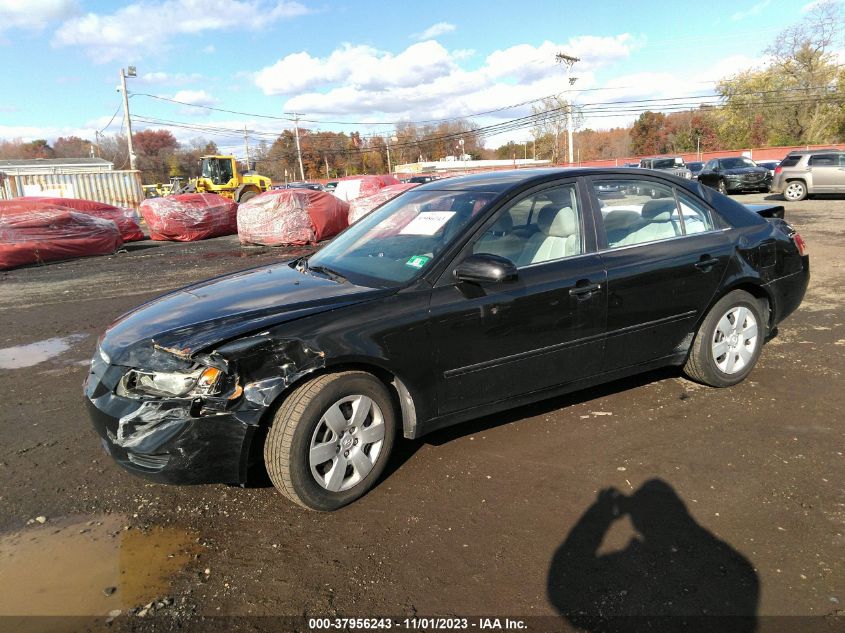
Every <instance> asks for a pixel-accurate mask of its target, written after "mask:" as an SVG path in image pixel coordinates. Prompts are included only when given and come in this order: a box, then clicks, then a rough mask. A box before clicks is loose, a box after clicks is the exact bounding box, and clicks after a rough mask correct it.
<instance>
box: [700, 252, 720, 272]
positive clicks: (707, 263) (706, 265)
mask: <svg viewBox="0 0 845 633" xmlns="http://www.w3.org/2000/svg"><path fill="white" fill-rule="evenodd" d="M718 263H719V260H718V259H716V258H715V257H710V256H709V255H703V256H702V257H701V259H700V260H698V261H697V262H695V264H694V266H695V267H696V268H698V270H700V271H702V272H705V273H706V272H708V271H709V270H710V269H711V268H713V266H715V265H716V264H718Z"/></svg>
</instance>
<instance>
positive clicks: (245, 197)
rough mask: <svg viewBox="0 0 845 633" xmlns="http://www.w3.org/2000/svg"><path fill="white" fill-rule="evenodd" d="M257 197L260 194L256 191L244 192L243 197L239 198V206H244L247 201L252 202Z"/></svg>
mask: <svg viewBox="0 0 845 633" xmlns="http://www.w3.org/2000/svg"><path fill="white" fill-rule="evenodd" d="M257 195H258V192H257V191H255V190H254V189H249V190H247V191H244V192H243V193H242V194H241V197H240V198H238V204H243V203H244V202H246V201H247V200H252V199H253V198H254V197H255V196H257Z"/></svg>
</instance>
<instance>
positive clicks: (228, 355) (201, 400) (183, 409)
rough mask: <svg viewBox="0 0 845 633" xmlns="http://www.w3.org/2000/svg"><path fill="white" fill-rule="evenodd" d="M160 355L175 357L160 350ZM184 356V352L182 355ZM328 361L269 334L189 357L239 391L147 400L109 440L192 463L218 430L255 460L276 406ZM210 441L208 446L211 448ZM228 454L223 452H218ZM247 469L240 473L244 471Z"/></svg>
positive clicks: (122, 419) (132, 449)
mask: <svg viewBox="0 0 845 633" xmlns="http://www.w3.org/2000/svg"><path fill="white" fill-rule="evenodd" d="M156 351H157V352H165V353H172V350H170V349H162V348H160V347H158V346H156ZM180 351H183V350H180ZM325 358H326V355H325V353H324V352H322V351H319V350H316V349H314V348H312V347H310V346H308V345H307V344H306V343H304V342H303V341H300V340H296V339H281V340H280V339H274V338H273V337H272V336H271V335H270V333H269V332H263V333H260V334H256V335H253V336H249V337H246V338H243V339H238V340H236V341H233V342H230V343H227V344H225V345H223V346H221V347H219V348H217V349H215V350H213V351H211V352H207V353H195V354H193V355H192V356H190V357H188V356H186V355H185V354H184V353H182V354H179V356H178V359H179V361H182V362H186V361H188V362H196V363H201V364H203V365H206V366H210V367H216V368H218V369H221V371H224V372H226V374H227V376H228V381H229V382H228V384H230V385H232V386H233V387H232V388H230V389H228V390H227V392H226V393H224V394H221V395H219V396H197V397H189V398H173V399H150V400H143V401H141V402H140V403H139V405H138V406H137V407H135V408H133V409H132V410H131V411H129V412H126V411H125V410H124V414H123V415H121V416H120V417H119V420H118V424H117V429H116V431H115V432H112V431H108V439H109V440H110V441H111V442H112V443H113V444H114V445H115V446H118V447H120V448H122V449H125V450H127V451H130V452H133V453H142V454H148V455H150V454H160V453H163V452H174V451H177V452H179V453H180V454H181V455H183V456H184V457H185V458H186V459H190V454H189V453H191V452H192V450H191V446H192V445H193V444H195V442H196V440H197V438H198V437H200V436H202V435H204V431H205V430H206V429H210V428H217V430H216V431H215V433H217V434H218V435H219V437H218V439H219V441H220V442H221V444H226V443H231V442H240V443H241V446H237V447H236V446H232V445H231V444H230V445H229V446H228V450H229V451H235V452H236V453H238V455H239V458H240V460H241V461H244V460H245V459H246V457H247V455H248V454H249V446H248V445H244V444H245V443H246V444H248V440H250V439H251V437H252V435H253V433H254V431H255V430H256V429H257V428H258V426H259V425H260V423H261V418H262V416H263V414H264V412H265V411H266V409H267V407H268V406H270V405H271V404H272V403H273V401H274V400H275V399H276V398H277V397H278V396H279V395H280V394H281V393H282V392H283V391H285V390H286V389H287V388H288V387H289V386H290V385H291V384H293V383H294V382H296V381H297V380H299V379H300V378H302V377H303V376H305V375H307V374H309V373H312V372H315V371H317V370H319V369H321V368H323V367H325V365H326V362H325ZM208 441H209V439H208V438H207V437H206V438H205V439H204V441H203V442H202V443H203V444H205V443H206V442H208ZM218 448H220V449H222V448H223V447H222V446H221V447H218ZM244 468H245V465H242V467H241V468H240V469H239V470H242V471H243V470H244Z"/></svg>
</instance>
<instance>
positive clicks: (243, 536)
mask: <svg viewBox="0 0 845 633" xmlns="http://www.w3.org/2000/svg"><path fill="white" fill-rule="evenodd" d="M766 197H767V196H765V195H744V196H737V198H738V199H739V200H740V201H742V202H758V201H762V200H764V199H765V198H766ZM785 206H786V209H787V212H786V213H787V215H786V217H787V220H788V221H790V222H791V223H793V225H794V226H796V228H798V229H799V231H800V232H801V234H802V235H803V237H804V239H805V240H806V242H807V244H808V247H809V252H810V255H811V266H812V268H811V270H812V281H811V285H810V289H809V291H808V294H807V296H806V298H805V300H804V304H803V306H802V307H801V309H800V310H799V311H798V312H796V313H795V314H793V315H792V316H791V317H790V318H789V319H788V320H787V321H786V322H784V323H783V324H782V325H781V326H780V332H779V335H778V336H777V337H776V338H775V339H774V340H772V341H771V342H770V343H769V344H768V345H767V346H766V348H765V349H764V351H763V355H762V358H761V361H760V363H759V365H758V366H757V368H756V369H755V371H754V372H753V373H752V374H751V376H750V378H749V379H748V380H747V381H746V382H744V383H743V384H741V385H738V386H736V387H734V388H731V389H724V390H714V389H709V388H705V387H702V386H700V385H698V384H696V383H692V382H690V381H688V380H686V379H684V378H683V377H681V376H680V375H679V374H678V373H677V372H672V371H661V372H653V373H650V374H647V375H645V376H641V377H637V378H634V379H629V380H625V381H620V382H616V383H612V384H610V385H607V386H604V387H601V388H597V389H591V390H589V391H585V392H581V393H578V394H574V395H571V396H567V397H564V398H558V399H555V400H551V401H548V402H544V403H541V404H537V405H534V406H530V407H523V408H519V409H516V410H513V411H510V412H507V413H503V414H499V415H495V416H490V417H486V418H483V419H480V420H477V421H474V422H470V423H467V424H464V425H462V426H458V427H456V428H453V429H447V430H446V431H443V432H439V433H436V434H434V435H432V436H428V437H426V438H424V439H423V440H421V441H416V442H408V441H403V442H401V443H400V444H399V446H398V450H397V451H396V454H395V455H394V457H393V460H392V462H391V465H390V467H389V469H388V472H387V474H386V476H385V477H384V479H383V481H382V482H381V483H380V485H379V486H378V487H377V488H376V489H375V490H374V491H373V492H371V493H370V494H369V495H368V496H366V497H365V498H364V499H362V500H361V501H359V502H357V503H355V504H353V505H352V506H350V507H348V508H346V509H344V510H342V511H339V512H336V513H333V514H317V513H310V512H306V511H304V510H302V509H300V508H298V507H295V506H293V505H292V504H290V503H288V502H286V501H285V500H284V499H283V498H282V497H281V496H280V495H279V494H277V493H276V492H275V491H274V490H273V488H271V487H269V486H267V485H261V484H257V485H256V486H254V487H250V488H238V487H228V486H223V485H217V486H197V487H167V486H161V485H154V484H150V483H147V482H145V481H143V480H141V479H137V478H135V477H133V476H131V475H129V474H127V473H125V472H124V471H122V470H121V469H119V468H118V467H117V466H115V465H114V464H113V463H112V462H111V461H110V459H108V458H107V457H105V456H104V454H103V452H102V450H101V448H100V445H99V440H98V439H97V437H96V435H95V434H94V432H93V430H92V429H91V428H90V424H89V421H88V417H87V414H86V412H85V408H84V403H83V398H82V393H81V384H82V381H83V379H84V377H85V375H86V373H87V368H86V364H87V360H88V358H89V357H90V355H91V353H92V351H93V348H94V345H95V342H96V339H97V336H98V335H99V334H100V333H101V332H102V331H103V330H104V328H105V327H106V326H107V325H108V324H109V323H110V322H111V321H112V320H113V319H114V318H116V317H117V316H118V315H120V314H121V313H123V312H124V311H126V310H128V309H130V308H132V307H134V306H135V305H137V304H139V303H141V302H143V301H146V300H148V299H150V298H153V297H155V296H157V295H158V294H161V293H163V292H165V291H167V290H170V289H173V288H176V287H179V286H181V285H184V284H186V283H189V282H192V281H195V280H200V279H204V278H207V277H211V276H215V275H218V274H223V273H226V272H230V271H235V270H239V269H242V268H247V267H250V266H254V265H260V264H265V263H268V262H272V261H276V260H281V259H286V258H287V257H288V256H289V253H290V251H288V252H287V253H286V252H284V251H279V250H272V249H264V248H250V249H242V248H241V247H240V246H239V245H238V243H237V239H236V237H234V236H233V237H227V238H218V239H213V240H208V241H206V242H201V243H193V244H173V243H166V244H157V243H150V242H143V243H139V244H136V245H130V246H129V248H128V249H127V252H121V253H118V254H116V255H114V256H111V257H100V258H90V259H84V260H76V261H71V262H65V263H59V264H54V265H48V266H45V267H39V268H26V269H20V270H14V271H8V272H3V273H0V362H2V359H3V358H4V356H3V350H4V349H8V348H12V347H15V346H21V345H29V344H33V343H36V342H39V341H45V340H50V339H56V338H60V339H62V340H61V341H59V342H55V341H53V342H52V343H51V344H48V345H46V346H45V345H42V346H40V347H32V348H29V354H30V356H29V358H34V356H32V355H33V354H39V353H44V354H45V358H46V356H47V353H48V352H49V351H50V350H49V349H48V348H49V347H50V345H52V346H53V351H54V352H55V351H56V350H59V351H60V352H61V353H58V355H54V356H52V357H50V358H46V359H45V360H44V361H43V362H39V363H37V364H32V365H31V366H28V367H20V368H15V369H0V393H2V395H3V403H4V406H3V408H2V410H0V433H2V441H0V479H2V482H3V485H2V487H0V615H2V614H4V613H5V614H21V613H45V612H46V611H44V610H43V609H44V607H43V603H39V602H38V601H37V599H34V598H33V599H31V600H27V599H25V598H21V597H20V596H17V597H16V595H17V594H16V593H15V590H14V589H15V585H16V584H17V583H18V580H20V576H17V577H16V578H11V577H10V574H9V573H6V575H5V576H4V572H3V567H4V564H9V562H10V561H12V560H14V561H15V564H16V565H18V567H17V568H16V569H19V570H20V569H24V570H26V569H27V560H26V559H25V558H23V559H22V556H24V555H23V554H21V553H20V552H23V551H27V550H25V549H24V548H23V545H22V543H26V542H32V543H37V544H38V545H37V547H36V549H37V550H43V551H49V549H50V543H51V542H54V540H55V539H62V538H65V539H66V540H65V541H63V542H64V543H65V545H64V546H59V547H56V553H55V556H54V557H53V558H52V559H49V560H48V561H47V562H46V563H44V562H40V563H38V564H36V563H35V562H33V564H32V565H31V566H30V567H29V569H30V571H31V573H32V574H33V576H34V577H36V578H38V577H39V576H46V577H52V578H53V580H55V579H56V578H58V579H59V580H60V581H61V583H60V584H62V585H64V590H65V592H66V593H67V594H68V595H67V596H66V597H61V598H60V597H58V596H57V597H56V598H55V601H54V602H53V603H54V604H63V605H67V606H66V607H65V608H66V610H65V611H64V613H71V612H72V613H78V614H80V615H104V614H106V613H108V612H109V611H110V610H117V609H119V610H121V611H122V612H123V617H120V618H118V620H117V621H116V622H115V623H114V625H113V626H116V627H117V628H121V627H122V628H126V629H127V630H144V629H145V627H148V626H149V627H152V626H153V624H152V623H153V621H155V622H157V623H158V625H159V626H163V625H162V622H164V623H165V624H167V625H168V626H172V627H178V626H187V627H188V628H192V626H191V623H192V622H193V623H196V622H198V621H197V620H196V618H199V617H200V616H217V615H248V614H249V615H260V616H268V615H301V614H305V615H309V616H335V615H344V616H373V615H390V616H412V615H419V616H424V615H425V616H430V615H449V614H456V615H466V616H476V615H499V616H501V615H515V616H535V615H536V616H556V615H557V614H559V613H560V612H561V611H567V612H571V610H572V609H578V608H579V605H580V608H585V609H588V610H589V609H592V608H594V607H595V608H596V609H597V610H598V611H600V612H602V613H614V612H619V610H621V611H622V612H633V611H631V609H632V608H634V607H632V604H634V603H636V608H637V609H639V611H638V612H639V613H641V614H653V613H658V612H665V611H666V609H669V612H672V609H687V608H688V609H692V610H693V613H700V612H702V611H703V612H707V609H708V605H710V604H711V603H712V602H713V601H714V600H715V599H716V598H717V597H718V596H719V595H720V592H730V593H732V594H734V595H736V596H737V603H738V604H744V605H747V606H746V607H744V608H750V609H751V611H750V612H751V613H756V614H757V615H759V616H785V615H788V616H826V617H819V618H816V619H808V620H807V621H806V622H805V624H804V625H802V626H805V627H808V626H810V623H819V624H820V625H821V624H824V626H825V627H829V628H824V629H823V630H845V628H843V627H845V624H843V621H845V620H843V618H842V617H837V616H845V389H843V386H845V381H843V372H845V354H843V352H845V294H843V291H842V287H843V284H845V200H843V199H842V198H838V199H836V198H830V199H813V200H808V201H804V202H800V203H785ZM299 252H301V250H300V251H299ZM62 346H66V349H64V351H61V350H62V349H63V348H62ZM45 350H46V351H45ZM7 356H8V353H7ZM654 479H658V480H661V482H662V483H661V484H649V485H646V486H645V488H644V489H643V490H641V494H637V495H636V496H635V497H634V498H633V499H632V500H631V501H630V504H631V505H632V507H635V509H634V510H632V511H631V514H632V516H634V517H636V518H635V522H636V523H637V526H636V528H635V527H634V524H633V523H632V521H631V520H630V519H629V517H628V516H624V517H622V518H621V519H620V520H618V521H607V522H605V524H602V521H601V520H598V521H594V520H593V519H595V518H596V517H595V514H596V512H599V513H600V511H601V510H602V505H601V504H599V506H598V507H597V508H593V510H595V512H593V511H591V512H590V513H588V514H587V515H586V516H585V512H587V510H588V509H589V508H591V506H593V504H594V503H595V502H596V499H597V495H598V494H599V492H600V491H601V490H603V489H605V488H608V487H615V488H617V489H618V490H619V491H621V492H622V493H623V494H625V495H632V494H633V493H635V491H638V490H640V489H641V487H642V486H643V484H644V483H646V482H648V481H650V480H654ZM655 490H657V493H655V492H654V491H655ZM649 491H651V493H652V494H651V495H649ZM672 499H674V502H676V503H675V505H673V503H674V502H673V501H672ZM683 506H686V510H687V511H688V513H689V514H688V515H687V514H686V512H684V511H683ZM582 517H583V519H582ZM36 518H43V519H44V521H43V522H42V521H40V520H36ZM673 519H674V520H673ZM98 524H99V525H98ZM576 525H579V526H580V528H579V530H577V531H576V532H575V533H573V532H572V530H573V527H575V526H576ZM86 526H87V527H86ZM608 526H609V527H608ZM89 530H90V531H89ZM605 530H606V533H605ZM637 530H639V531H640V535H641V536H640V538H641V539H642V540H643V541H644V542H645V545H629V542H630V541H631V539H632V538H634V537H636V536H637ZM673 530H676V531H679V532H682V534H680V533H679V534H673ZM585 534H586V535H587V538H586V540H585V539H584V538H583V537H584V536H585ZM3 535H5V536H3ZM128 535H135V537H134V541H133V539H131V538H129V537H128ZM576 536H577V537H578V539H581V541H579V542H580V543H581V544H580V545H577V544H576V546H577V547H581V549H577V547H576V550H572V547H573V544H574V543H575V542H576V541H577V540H578V539H576V538H575V537H576ZM660 538H664V539H670V540H669V541H665V543H668V545H667V546H666V549H661V545H660V540H659V539H660ZM156 539H158V540H156ZM672 539H674V540H672ZM89 541H90V542H94V541H96V542H97V543H100V544H102V543H104V542H108V543H114V544H116V548H115V549H114V550H113V551H112V554H97V555H96V557H101V558H103V559H104V560H109V561H110V562H109V565H110V566H111V567H113V568H114V569H118V570H119V572H118V575H119V577H118V579H117V580H116V581H115V582H113V583H112V584H113V585H114V586H113V587H111V586H103V587H100V586H99V585H96V584H95V585H94V586H90V583H89V584H87V585H86V584H85V583H84V582H82V579H84V578H85V577H87V576H89V575H90V572H89V570H88V569H87V568H86V567H85V566H84V565H85V563H82V564H80V563H79V562H71V557H70V555H69V554H68V552H73V551H82V550H84V548H85V547H87V546H88V545H90V544H91V543H90V542H89ZM590 541H592V542H593V544H594V545H597V544H598V543H601V547H600V549H599V554H609V553H610V552H613V551H615V550H620V551H619V552H617V553H616V554H613V555H606V556H602V557H600V558H596V557H593V556H592V554H591V552H587V551H586V550H584V549H583V544H584V542H590ZM670 541H671V542H670ZM67 543H71V544H70V545H68V544H67ZM564 543H567V545H566V546H564V547H563V549H562V550H560V551H558V548H561V547H562V544H564ZM671 543H681V545H680V546H676V545H672V544H671ZM168 544H169V545H168ZM167 547H173V548H174V552H173V555H174V556H175V557H176V558H177V559H178V560H179V561H180V564H179V565H177V566H176V569H174V568H173V567H174V566H173V565H170V566H169V567H168V566H167V565H163V564H158V563H156V562H154V561H153V558H154V557H152V558H151V557H150V552H161V551H162V548H165V549H166V548H167ZM679 547H680V551H679ZM80 548H81V549H80ZM177 550H178V551H177ZM573 551H574V553H573ZM16 552H18V554H16ZM115 552H117V553H115ZM556 552H557V553H556ZM15 556H17V558H15ZM91 556H95V555H93V554H92V555H91ZM109 556H112V559H109V558H108V557H109ZM713 557H723V558H724V565H720V567H723V568H724V569H723V572H722V578H721V579H714V578H710V577H708V576H707V573H706V572H701V573H699V572H698V571H697V570H699V569H703V568H704V567H705V564H706V563H708V562H709V561H712V560H713ZM89 558H90V557H89ZM164 558H165V559H166V560H170V554H168V555H167V556H165V557H164ZM83 560H84V557H83ZM21 564H22V565H23V567H20V565H21ZM92 564H93V563H92ZM42 565H50V567H48V568H44V567H43V566H42ZM7 569H8V567H7ZM151 570H152V571H151ZM153 572H154V573H153ZM18 573H21V572H20V571H19V572H18ZM46 580H47V578H45V581H46ZM102 582H103V583H107V582H111V581H109V580H107V576H104V580H103V581H102ZM133 582H134V583H135V585H134V586H133V584H132V583H133ZM602 588H604V590H606V593H605V596H607V595H614V596H617V598H614V599H613V600H610V599H608V598H605V599H604V601H603V602H601V601H599V602H597V601H596V599H595V598H594V596H595V595H596V592H599V591H602V590H603V589H602ZM108 589H114V591H112V592H111V594H109V592H108ZM45 591H54V590H53V589H48V590H45ZM607 592H610V593H607ZM614 592H615V593H614ZM4 594H5V596H6V597H5V598H4V597H3V595H4ZM94 594H96V595H94ZM106 594H108V595H106ZM47 595H49V593H48V594H47ZM63 595H64V594H63ZM155 599H158V602H157V603H156V600H155ZM614 600H615V602H614ZM62 601H63V602H62ZM150 601H153V602H154V604H153V605H151V606H149V607H148V608H147V610H146V611H147V613H145V614H144V615H145V616H146V617H138V614H137V612H136V615H133V616H126V613H127V611H128V610H131V609H133V608H135V609H137V608H139V607H140V608H142V609H143V607H145V606H148V604H149V602H150ZM573 605H574V606H573ZM667 605H674V606H670V607H667ZM58 613H59V614H61V613H63V611H61V610H59V611H58ZM152 613H157V614H158V615H159V617H157V618H155V619H154V620H153V619H150V615H152ZM595 614H596V615H598V614H599V613H598V612H597V613H595ZM4 621H5V620H4V619H3V618H0V629H2V628H3V624H2V623H3V622H4ZM203 622H204V623H205V624H204V626H209V627H211V626H213V625H214V622H217V624H218V625H220V621H219V620H218V621H207V620H204V621H203ZM234 622H235V623H236V624H232V623H231V622H230V623H229V624H228V625H227V626H228V627H229V628H237V622H240V623H241V624H243V626H246V624H244V623H245V622H250V624H249V626H255V627H258V626H259V625H258V624H257V623H256V621H248V620H240V621H234ZM785 622H787V620H784V619H779V618H772V619H769V618H767V617H763V618H761V620H760V622H759V629H760V630H770V629H771V630H775V629H777V630H781V629H779V628H777V627H779V626H783V627H785V628H784V629H783V630H789V627H788V626H787V625H786V624H784V623H785ZM221 626H222V625H221ZM837 627H840V628H837ZM193 628H196V627H193ZM587 628H589V627H587ZM53 630H56V629H55V628H54V629H53ZM112 630H114V628H112ZM250 630H252V629H250ZM275 630H283V629H282V628H278V627H277V628H276V629H275ZM725 630H727V629H725ZM730 630H733V629H730ZM737 630H739V629H737ZM742 630H753V629H742ZM791 630H799V629H798V628H792V629H791ZM800 630H807V629H806V628H802V629H800Z"/></svg>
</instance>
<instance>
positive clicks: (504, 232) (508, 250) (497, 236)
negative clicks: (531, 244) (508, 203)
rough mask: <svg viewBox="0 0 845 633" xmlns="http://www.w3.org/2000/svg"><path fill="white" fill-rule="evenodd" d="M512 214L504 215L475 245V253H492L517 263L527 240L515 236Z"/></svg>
mask: <svg viewBox="0 0 845 633" xmlns="http://www.w3.org/2000/svg"><path fill="white" fill-rule="evenodd" d="M512 230H513V219H512V218H511V216H510V213H503V214H502V215H501V216H499V219H498V220H496V222H495V223H494V224H493V226H491V227H490V228H489V229H488V230H487V232H486V233H485V234H484V235H483V236H482V237H481V238H480V239H479V240H478V241H477V242H476V243H475V246H474V247H473V249H472V251H473V253H491V254H493V255H499V256H500V257H506V258H508V259H509V260H511V261H512V262H516V260H517V259H518V258H519V255H520V254H521V253H522V247H523V246H524V244H525V240H523V239H521V238H519V237H518V236H516V235H514V234H513V233H512V232H511V231H512Z"/></svg>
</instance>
